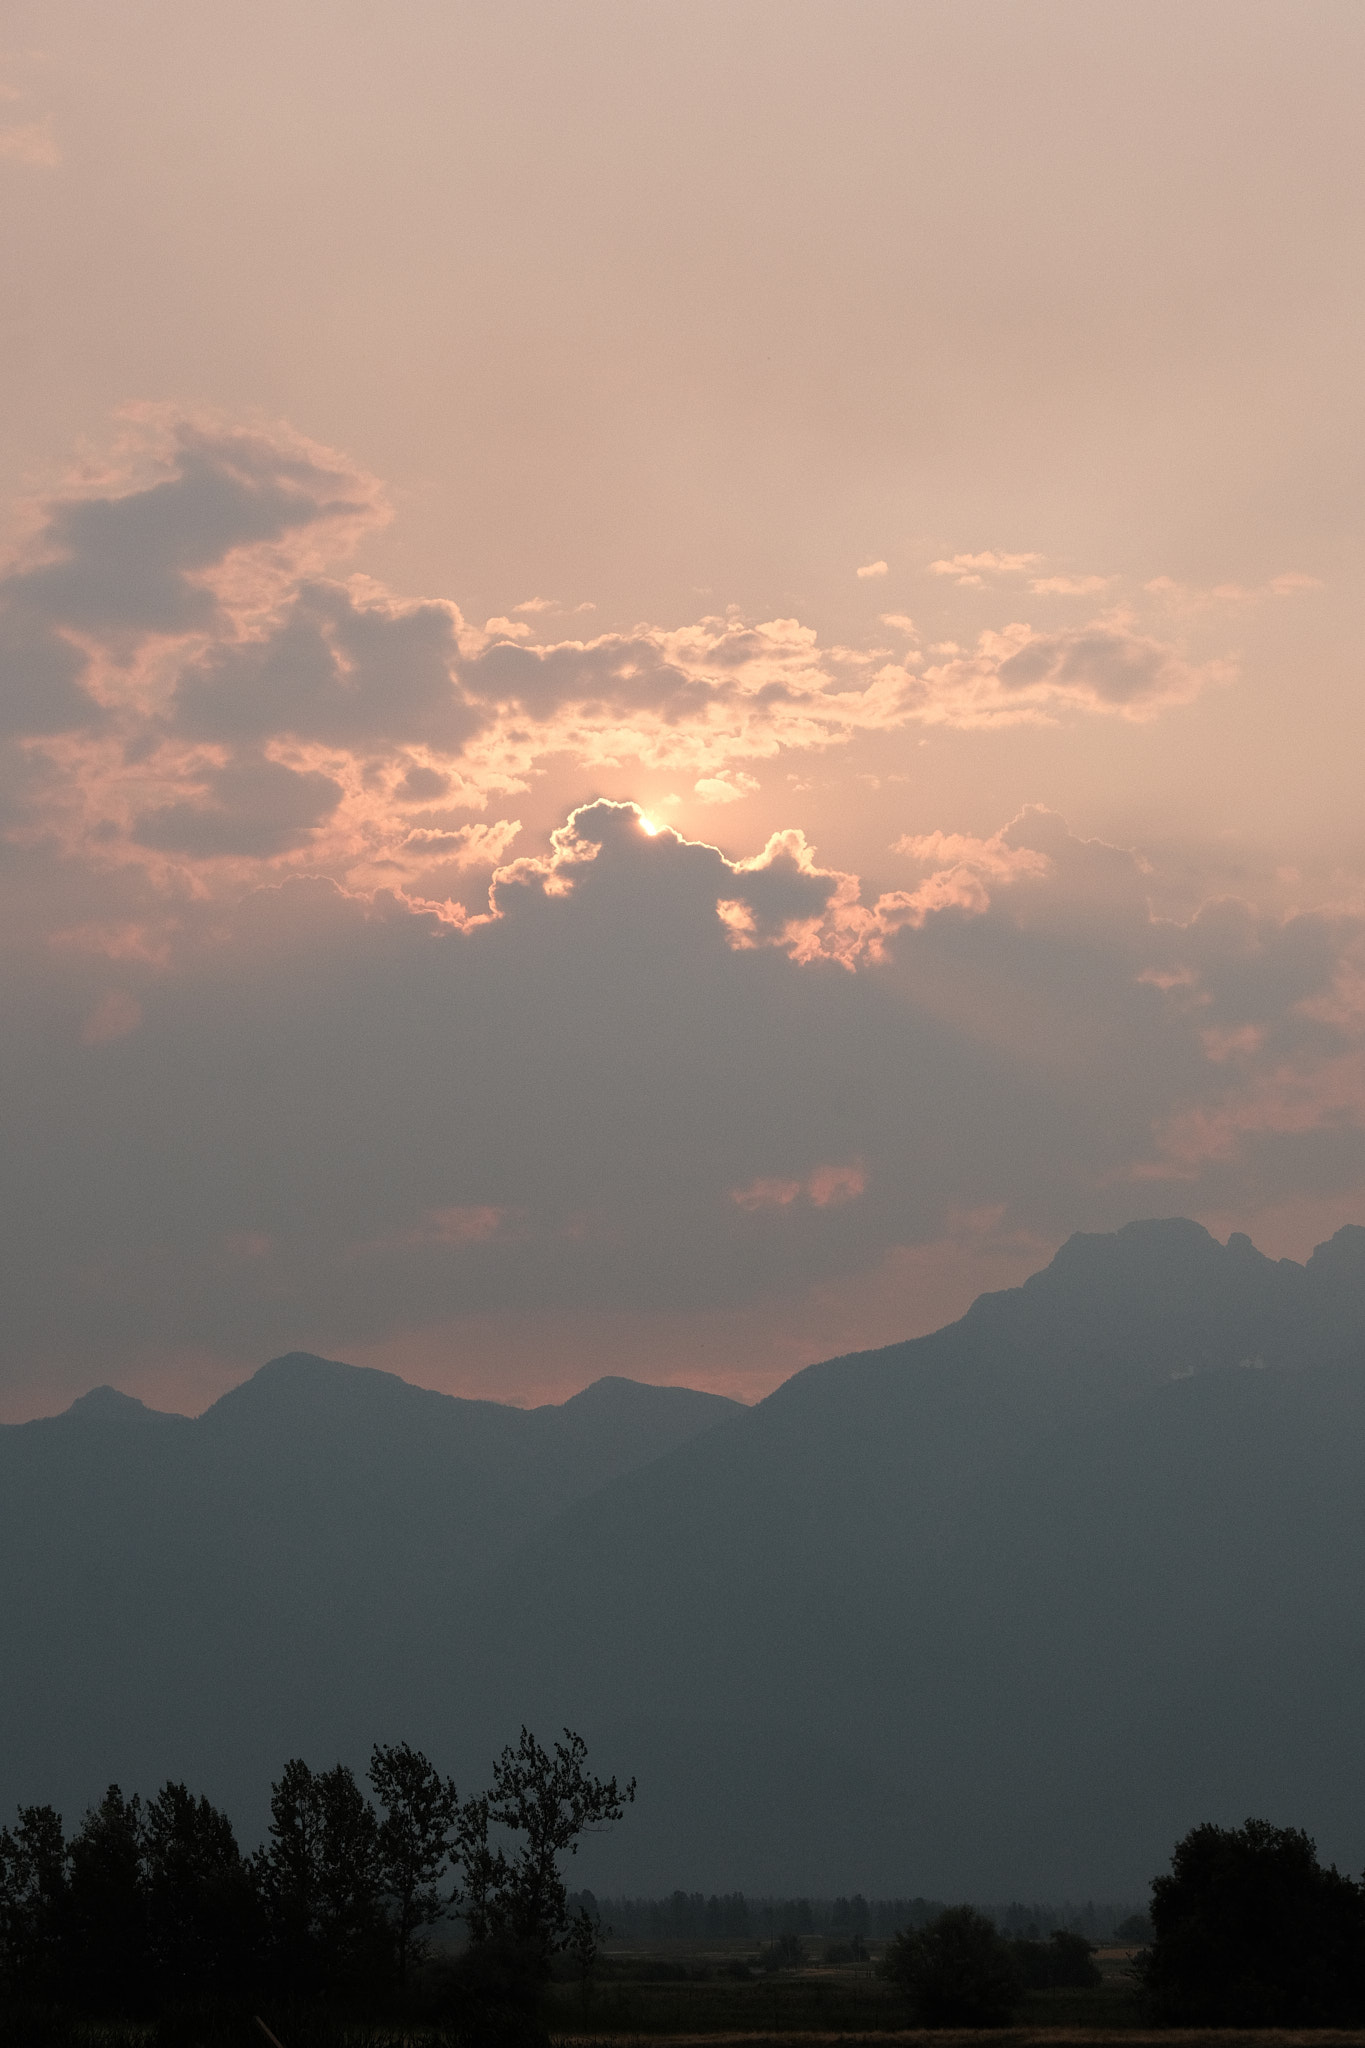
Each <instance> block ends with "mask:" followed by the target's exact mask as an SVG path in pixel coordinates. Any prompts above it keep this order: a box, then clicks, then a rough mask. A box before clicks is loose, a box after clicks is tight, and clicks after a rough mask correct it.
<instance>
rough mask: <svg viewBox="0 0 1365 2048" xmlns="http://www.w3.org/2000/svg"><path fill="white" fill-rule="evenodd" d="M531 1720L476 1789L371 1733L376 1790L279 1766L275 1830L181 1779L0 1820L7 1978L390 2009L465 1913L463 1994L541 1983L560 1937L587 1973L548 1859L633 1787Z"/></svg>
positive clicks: (589, 1939) (183, 1999)
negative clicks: (542, 1739) (545, 1739)
mask: <svg viewBox="0 0 1365 2048" xmlns="http://www.w3.org/2000/svg"><path fill="white" fill-rule="evenodd" d="M564 1734H565V1739H564V1741H563V1742H557V1743H555V1744H554V1745H553V1749H552V1750H549V1751H547V1750H545V1749H543V1748H542V1747H541V1745H540V1744H539V1743H538V1742H537V1741H536V1740H535V1738H534V1736H532V1735H531V1734H530V1733H529V1731H528V1730H526V1729H523V1730H522V1732H521V1739H520V1742H519V1743H518V1744H516V1745H515V1746H509V1747H508V1748H506V1749H505V1750H504V1751H503V1753H502V1755H501V1757H500V1758H499V1759H498V1762H497V1763H496V1764H495V1766H494V1769H493V1776H492V1780H491V1783H490V1785H489V1786H488V1788H487V1790H485V1791H483V1792H480V1793H478V1794H476V1795H474V1796H473V1797H472V1798H468V1799H463V1800H462V1799H460V1798H459V1796H458V1795H457V1792H456V1789H455V1786H454V1784H453V1783H452V1782H451V1780H450V1779H448V1778H444V1777H442V1776H441V1774H440V1773H439V1772H438V1771H437V1770H436V1768H435V1766H434V1765H433V1764H431V1763H430V1762H429V1760H428V1759H427V1758H426V1757H425V1756H424V1755H423V1754H422V1753H421V1751H420V1750H416V1749H413V1748H412V1747H411V1746H410V1745H409V1744H407V1743H399V1744H396V1745H389V1746H381V1745H376V1746H375V1748H374V1750H373V1751H372V1753H371V1758H370V1767H369V1771H368V1774H367V1783H368V1790H367V1789H366V1786H364V1785H362V1784H361V1783H360V1782H359V1781H358V1780H357V1778H356V1777H355V1775H354V1773H353V1772H352V1771H351V1770H350V1769H349V1768H348V1767H347V1766H346V1765H345V1764H336V1765H334V1766H333V1767H332V1768H331V1769H330V1770H322V1771H316V1770H313V1769H311V1768H310V1767H309V1766H308V1765H307V1764H306V1763H305V1762H303V1761H302V1759H300V1758H294V1759H292V1760H291V1761H290V1762H289V1763H288V1764H286V1766H285V1768H284V1770H283V1772H282V1773H281V1775H280V1778H279V1779H278V1781H277V1782H276V1783H275V1784H274V1786H272V1788H271V1798H270V1827H269V1832H268V1836H267V1839H266V1841H265V1842H264V1843H263V1844H262V1845H261V1847H260V1848H259V1849H257V1850H256V1851H255V1852H254V1853H252V1854H246V1853H244V1852H243V1850H242V1849H241V1847H240V1845H239V1844H238V1842H237V1839H236V1836H235V1834H234V1832H233V1828H232V1824H231V1822H230V1821H229V1819H228V1817H227V1815H226V1814H224V1813H222V1812H220V1811H218V1809H216V1808H215V1807H214V1806H212V1805H211V1804H210V1802H209V1801H208V1800H207V1799H205V1798H203V1797H196V1796H195V1795H194V1794H193V1793H192V1792H190V1790H189V1789H188V1787H186V1786H185V1785H182V1784H173V1783H168V1784H167V1785H165V1786H164V1787H163V1788H162V1790H161V1791H160V1792H159V1793H157V1795H156V1797H155V1798H154V1799H151V1800H149V1801H147V1802H146V1803H144V1802H143V1801H142V1800H141V1799H139V1798H138V1797H137V1796H136V1795H133V1796H132V1797H127V1796H125V1795H124V1793H123V1792H122V1791H120V1789H119V1787H118V1786H117V1785H111V1786H110V1788H109V1790H108V1791H107V1792H106V1793H105V1795H104V1797H103V1799H102V1800H101V1801H100V1802H99V1804H98V1805H97V1806H95V1807H93V1808H91V1809H90V1811H89V1812H87V1813H86V1815H85V1817H84V1819H83V1821H82V1823H81V1825H80V1826H79V1827H78V1828H77V1829H76V1831H75V1833H74V1834H73V1835H71V1836H70V1837H69V1838H68V1836H67V1835H66V1833H65V1829H64V1825H63V1821H62V1818H61V1816H60V1815H59V1814H58V1813H57V1812H56V1811H55V1810H54V1809H53V1808H52V1807H51V1806H28V1807H21V1808H20V1810H19V1814H18V1817H17V1819H16V1821H15V1823H14V1825H13V1826H12V1827H8V1828H5V1829H0V1985H3V1989H4V1991H5V1992H6V1993H7V1994H8V1995H9V1996H10V1998H11V1999H16V2000H27V2001H34V2002H46V2003H53V2004H61V2005H71V2006H75V2007H79V2008H81V2009H83V2010H85V2011H88V2012H95V2013H99V2014H101V2015H105V2016H112V2015H117V2014H125V2015H137V2014H150V2013H156V2012H162V2011H167V2010H170V2009H174V2008H183V2007H189V2006H210V2005H212V2006H224V2005H239V2004H242V2003H244V2002H246V2001H249V2000H259V2001H262V2002H266V2003H270V2002H282V2001H288V2002H290V2003H297V2002H300V2001H304V2002H307V2001H327V2002H334V2003H338V2004H342V2005H345V2006H346V2007H348V2008H350V2009H353V2010H354V2009H372V2010H383V2009H394V2008H398V2009H401V2008H403V2006H404V2005H405V2003H406V2002H407V2000H408V1998H409V1994H410V1992H411V1989H412V1986H413V1980H414V1976H415V1974H416V1973H417V1972H418V1970H419V1968H420V1966H421V1965H423V1964H424V1963H425V1962H426V1960H427V1958H428V1955H429V1952H430V1945H431V1936H432V1930H433V1929H434V1928H435V1927H436V1926H437V1924H438V1923H439V1922H441V1921H443V1920H447V1919H453V1918H458V1919H459V1920H460V1921H461V1922H462V1923H463V1931H464V1935H465V1948H464V1953H463V1957H462V1959H461V1964H460V1966H459V1968H458V1970H457V1971H456V1972H455V1976H454V1979H453V1981H452V1984H451V1987H450V1988H451V1992H452V1995H453V1996H456V1997H459V1998H463V1999H464V2000H465V2001H466V2002H468V2001H470V2000H473V2001H474V2002H479V2001H488V2000H497V1999H504V2000H506V1999H510V2000H514V2001H515V2000H517V1999H519V1998H523V1997H526V1996H529V1995H532V1994H533V1993H534V1992H535V1991H536V1990H538V1987H539V1984H540V1983H541V1982H542V1981H543V1980H544V1978H545V1976H546V1975H547V1973H548V1970H549V1966H550V1961H551V1958H552V1957H553V1956H554V1954H555V1953H556V1952H557V1951H562V1950H565V1949H568V1950H571V1951H572V1952H573V1953H574V1955H575V1956H576V1957H578V1959H579V1961H580V1964H581V1967H582V1968H583V1970H584V1971H587V1970H588V1969H590V1967H591V1963H592V1959H593V1955H594V1952H595V1945H596V1926H595V1923H594V1922H593V1921H591V1920H590V1919H589V1918H588V1916H587V1915H585V1914H584V1913H583V1912H582V1911H575V1910H574V1908H573V1907H571V1905H570V1903H569V1899H568V1893H567V1890H566V1887H565V1884H564V1880H563V1875H562V1873H561V1870H560V1867H559V1865H560V1858H561V1857H562V1856H563V1855H564V1854H565V1853H566V1852H567V1853H570V1854H571V1853H572V1852H573V1851H574V1849H575V1848H576V1846H577V1842H578V1839H579V1838H580V1836H582V1835H583V1834H584V1833H585V1832H588V1831H590V1830H593V1829H596V1828H598V1827H600V1826H602V1825H604V1824H605V1823H608V1822H611V1821H615V1820H618V1819H620V1817H621V1815H622V1813H623V1811H624V1809H625V1807H626V1805H627V1804H628V1803H629V1802H630V1801H631V1800H632V1799H633V1798H634V1796H635V1786H634V1781H633V1780H632V1781H631V1783H630V1784H628V1785H626V1786H624V1787H619V1786H618V1785H617V1782H616V1780H615V1778H611V1779H608V1780H606V1781H603V1780H601V1779H598V1778H596V1777H594V1776H593V1775H592V1774H591V1773H590V1772H589V1771H588V1769H587V1752H586V1748H585V1746H584V1744H583V1742H582V1740H581V1738H580V1737H578V1736H577V1735H574V1734H573V1733H572V1732H571V1731H569V1730H567V1729H566V1730H565V1731H564Z"/></svg>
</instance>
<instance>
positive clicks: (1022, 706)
mask: <svg viewBox="0 0 1365 2048" xmlns="http://www.w3.org/2000/svg"><path fill="white" fill-rule="evenodd" d="M1235 673H1236V671H1235V668H1234V666H1233V664H1232V663H1231V662H1230V661H1227V660H1214V661H1205V662H1191V661H1189V660H1187V659H1186V658H1185V657H1184V656H1183V655H1181V654H1180V653H1179V652H1178V651H1177V650H1176V649H1175V648H1173V647H1171V646H1168V645H1167V644H1166V643H1164V642H1162V641H1159V640H1154V639H1152V638H1151V637H1150V636H1148V635H1145V634H1140V633H1135V632H1132V631H1130V630H1129V629H1128V628H1127V627H1126V626H1122V625H1116V624H1108V623H1105V622H1097V623H1095V624H1093V625H1089V626H1082V627H1075V628H1071V629H1069V630H1067V631H1065V632H1061V633H1039V632H1035V631H1034V630H1033V628H1032V627H1031V626H1027V625H1022V624H1018V625H1012V626H1007V627H1006V628H1005V629H1004V631H1003V632H986V633H983V634H982V635H981V637H980V640H979V641H978V643H977V648H976V652H975V653H974V654H962V653H960V652H954V654H953V655H952V658H951V659H949V660H947V661H943V662H940V663H938V664H937V665H935V666H933V667H930V668H926V669H925V670H924V671H923V673H922V674H921V675H920V676H919V677H918V678H917V679H916V680H917V696H916V700H915V710H916V715H917V716H918V717H919V718H921V719H922V720H923V721H924V722H925V723H926V724H942V725H953V726H959V727H968V728H970V727H972V726H991V725H1013V724H1026V723H1033V724H1037V723H1051V722H1053V721H1054V720H1056V719H1057V718H1058V717H1059V716H1060V715H1061V714H1062V713H1063V712H1068V711H1069V712H1072V713H1075V712H1091V713H1099V714H1101V715H1103V716H1109V717H1115V718H1125V719H1130V720H1133V721H1134V722H1144V721H1146V720H1148V719H1151V718H1154V717H1156V716H1157V715H1158V714H1159V713H1160V712H1162V711H1165V710H1169V709H1170V708H1171V707H1173V706H1175V705H1178V704H1187V703H1189V702H1190V701H1191V700H1192V699H1193V698H1195V697H1197V696H1198V695H1199V694H1200V692H1201V691H1203V690H1206V689H1209V688H1211V687H1214V686H1217V685H1222V684H1227V683H1230V682H1231V681H1232V680H1233V679H1234V677H1235Z"/></svg>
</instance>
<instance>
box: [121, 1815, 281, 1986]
mask: <svg viewBox="0 0 1365 2048" xmlns="http://www.w3.org/2000/svg"><path fill="white" fill-rule="evenodd" d="M143 1855H144V1865H145V1873H146V1889H147V1922H148V1947H149V1951H150V1962H151V1967H152V1971H153V1975H154V1977H155V1981H156V1986H157V1992H158V1996H159V1999H160V2000H161V2001H162V2002H164V2003H169V2004H172V2005H183V2004H190V2003H197V2002H199V2001H201V2000H204V1999H209V1998H215V1997H217V1998H221V1997H224V1996H230V1995H232V1994H233V1993H234V1992H235V1991H237V1990H239V1989H240V1988H242V1987H243V1986H244V1984H245V1982H246V1980H247V1977H248V1974H249V1972H250V1968H251V1963H252V1959H253V1955H252V1952H253V1948H254V1940H253V1937H254V1933H255V1894H254V1888H253V1886H252V1882H251V1869H250V1865H249V1864H248V1863H247V1862H246V1860H245V1858H244V1857H243V1855H242V1852H241V1850H240V1849H239V1848H238V1846H237V1838H236V1836H235V1835H234V1834H233V1831H232V1823H231V1821H229V1819H228V1817H227V1815H226V1814H225V1813H220V1812H219V1811H218V1809H217V1808H216V1807H214V1806H211V1805H210V1804H209V1801H208V1800H207V1799H205V1798H203V1797H202V1796H201V1797H200V1798H198V1799H196V1798H195V1797H194V1795H193V1794H192V1793H191V1792H190V1791H189V1789H188V1787H187V1786H185V1785H177V1784H167V1785H165V1786H163V1788H162V1790H161V1791H160V1792H159V1793H158V1794H157V1796H156V1798H155V1799H153V1800H152V1801H151V1803H150V1805H149V1806H148V1808H147V1813H146V1819H145V1822H144V1825H143Z"/></svg>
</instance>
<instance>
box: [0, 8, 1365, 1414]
mask: <svg viewBox="0 0 1365 2048" xmlns="http://www.w3.org/2000/svg"><path fill="white" fill-rule="evenodd" d="M4 24H5V25H4V32H3V50H4V54H3V65H2V66H0V85H3V93H4V97H3V100H0V187H2V188H3V191H2V193H0V249H2V250H3V257H2V258H0V261H2V262H3V284H4V290H3V298H2V299H0V374H3V380H4V389H5V393H6V400H7V402H6V404H5V406H4V408H3V412H2V413H0V473H2V474H0V481H2V482H3V488H4V498H5V503H6V506H7V507H8V512H7V519H6V532H7V553H6V557H5V565H4V571H3V580H2V581H0V600H2V601H3V607H4V608H3V611H2V612H0V748H2V749H3V751H2V752H0V830H2V831H3V834H4V837H3V845H2V846H0V933H2V934H3V937H2V938H0V943H2V944H3V948H4V954H5V957H4V961H3V974H2V975H0V1005H2V1006H3V1051H2V1053H0V1058H2V1059H3V1080H2V1081H0V1089H2V1091H3V1094H2V1100H3V1149H2V1150H0V1200H3V1204H4V1233H5V1244H6V1258H5V1271H6V1286H5V1304H4V1315H3V1318H0V1417H7V1418H10V1419H15V1418H18V1417H21V1416H24V1415H28V1414H33V1413H41V1412H45V1411H47V1410H50V1409H51V1408H53V1407H56V1406H60V1405H63V1404H64V1403H65V1402H66V1401H67V1400H68V1399H69V1398H70V1397H71V1396H72V1395H74V1394H76V1393H79V1392H81V1391H83V1390H84V1389H85V1388H86V1387H88V1386H90V1385H92V1384H94V1383H96V1382H98V1381H103V1380H114V1381H116V1382H117V1383H118V1384H119V1385H121V1386H123V1387H125V1388H127V1389H128V1390H129V1391H131V1392H136V1393H140V1394H142V1395H144V1397H146V1398H148V1399H150V1400H153V1401H155V1402H157V1403H158V1404H159V1405H163V1406H170V1407H181V1408H186V1409H196V1408H198V1407H201V1406H203V1405H204V1403H205V1402H206V1401H208V1400H209V1399H211V1398H213V1397H214V1396H215V1395H216V1394H217V1393H218V1392H220V1391H222V1390H223V1389H224V1388H225V1387H226V1386H228V1385H230V1384H232V1383H233V1382H234V1381H235V1380H237V1379H239V1378H241V1377H242V1376H243V1375H244V1374H245V1373H246V1372H247V1371H248V1370H251V1369H253V1368H254V1367H255V1366H256V1365H257V1364H259V1363H260V1362H261V1361H262V1360H263V1359H264V1358H266V1357H268V1356H270V1355H271V1354H273V1353H276V1352H279V1351H283V1350H286V1349H291V1348H296V1347H298V1348H306V1349H310V1350H316V1351H322V1352H326V1353H328V1354H330V1355H332V1356H343V1357H346V1358H349V1359H352V1360H355V1361H357V1362H361V1363H375V1364H383V1365H386V1366H389V1367H392V1368H393V1369H395V1370H398V1371H400V1372H404V1373H405V1374H407V1375H408V1376H409V1377H411V1378H414V1379H417V1380H421V1381H423V1382H425V1383H427V1384H430V1385H435V1386H441V1387H445V1388H447V1389H449V1390H450V1391H453V1392H477V1393H483V1394H492V1395H496V1396H500V1397H504V1398H512V1399H519V1400H524V1399H536V1398H546V1397H558V1396H561V1395H562V1394H563V1393H565V1392H567V1391H570V1390H572V1388H573V1387H575V1386H578V1385H581V1384H583V1382H584V1381H585V1380H587V1379H589V1378H592V1377H595V1376H596V1375H597V1374H598V1373H600V1372H605V1371H621V1372H627V1373H631V1374H634V1375H636V1376H638V1377H641V1378H654V1379H683V1380H688V1381H691V1382H693V1383H694V1384H708V1385H713V1386H716V1387H719V1388H722V1389H724V1390H726V1391H730V1392H736V1393H740V1394H742V1395H743V1396H745V1397H746V1398H751V1397H753V1396H754V1395H756V1394H758V1393H761V1392H763V1391H765V1390H766V1389H767V1388H768V1387H769V1386H771V1385H772V1384H773V1383H774V1382H775V1381H776V1380H777V1379H779V1378H781V1377H783V1376H785V1375H786V1374H787V1373H788V1372H790V1371H792V1370H794V1369H795V1368H796V1367H798V1366H800V1365H801V1364H804V1363H806V1362H808V1361H809V1360H811V1359H813V1358H817V1357H820V1356H823V1355H827V1354H829V1353H831V1352H835V1351H839V1350H844V1349H851V1348H854V1347H857V1346H861V1345H865V1344H869V1343H876V1342H884V1341H888V1340H890V1339H892V1338H895V1337H899V1336H905V1335H910V1334H913V1333H914V1332H916V1331H919V1330H923V1329H926V1328H930V1327H933V1326H934V1325H935V1324H936V1323H938V1322H941V1321H943V1320H946V1319H947V1318H948V1317H949V1316H950V1315H952V1314H955V1313H957V1312H958V1311H960V1309H961V1308H962V1307H963V1306H965V1304H966V1302H967V1301H968V1300H969V1299H970V1297H971V1295H972V1294H973V1293H975V1292H977V1291H979V1289H980V1288H982V1287H985V1286H992V1285H1004V1284H1009V1283H1011V1282H1013V1281H1014V1280H1016V1279H1018V1278H1020V1277H1022V1275H1023V1274H1024V1273H1026V1272H1027V1271H1029V1270H1031V1269H1032V1268H1033V1267H1034V1266H1035V1265H1037V1264H1038V1263H1040V1262H1041V1261H1042V1260H1043V1259H1044V1258H1045V1257H1046V1256H1047V1255H1048V1253H1049V1252H1050V1251H1051V1249H1052V1248H1053V1247H1054V1246H1055V1245H1056V1244H1057V1243H1058V1242H1059V1241H1060V1239H1061V1238H1062V1237H1064V1236H1065V1235H1066V1234H1067V1233H1068V1232H1070V1231H1071V1230H1073V1229H1078V1228H1080V1229H1103V1228H1111V1227H1113V1226H1115V1225H1116V1224H1118V1223H1120V1222H1123V1221H1125V1220H1128V1219H1129V1218H1132V1217H1136V1216H1142V1215H1150V1214H1169V1213H1173V1212H1179V1213H1186V1214H1190V1215H1194V1216H1197V1217H1199V1218H1200V1219H1201V1220H1202V1221H1204V1222H1205V1223H1207V1224H1208V1225H1209V1226H1210V1227H1211V1228H1213V1229H1215V1230H1217V1231H1219V1232H1220V1233H1221V1234H1223V1235H1226V1233H1227V1232H1228V1231H1229V1230H1231V1229H1245V1230H1248V1231H1249V1232H1250V1233H1251V1234H1252V1235H1253V1237H1255V1239H1256V1241H1257V1242H1258V1243H1259V1244H1261V1245H1262V1247H1263V1248H1264V1249H1267V1250H1270V1251H1273V1252H1283V1253H1287V1254H1291V1255H1294V1256H1302V1255H1303V1254H1304V1253H1305V1252H1306V1251H1307V1250H1308V1249H1309V1248H1310V1247H1311V1246H1312V1244H1313V1243H1314V1242H1316V1241H1317V1240H1318V1239H1319V1238H1321V1237H1323V1236H1325V1235H1327V1234H1329V1233H1330V1231H1331V1230H1333V1229H1334V1228H1336V1226H1337V1225H1338V1224H1340V1223H1342V1222H1345V1221H1365V819H1362V815H1361V800H1360V784H1361V760H1362V753H1363V752H1365V698H1363V697H1362V690H1361V680H1362V677H1361V667H1362V663H1361V653H1360V642H1361V629H1360V625H1359V621H1358V617H1357V611H1358V605H1359V590H1360V567H1361V554H1362V514H1361V479H1362V454H1365V448H1363V446H1362V443H1363V442H1365V433H1363V431H1362V429H1363V428H1365V381H1363V380H1362V378H1361V374H1360V341H1361V335H1360V330H1361V324H1362V322H1361V316H1362V311H1363V310H1365V289H1363V287H1365V278H1363V277H1362V267H1363V265H1365V221H1362V212H1363V211H1365V209H1363V208H1362V193H1361V171H1362V158H1363V156H1365V139H1363V136H1362V124H1361V122H1360V118H1359V107H1360V98H1361V88H1362V84H1363V83H1365V77H1363V76H1362V74H1363V72H1365V14H1363V13H1362V11H1361V9H1360V7H1359V5H1358V4H1356V0H1350V4H1347V0H1319V4H1312V0H1276V4H1258V0H1227V4H1221V0H1220V4H1204V0H1178V4H1169V5H1166V4H1161V0H1142V4H1140V5H1139V4H1133V5H1127V6H1125V5H1105V6H1097V5H1095V4H1094V0H1027V4H1014V0H994V4H974V0H897V4H880V0H824V4H816V0H780V4H759V0H752V4H751V0H715V4H713V0H685V4H682V0H679V4H668V0H633V4H629V5H627V4H598V0H575V4H563V5H558V4H552V0H483V4H467V0H465V4H462V0H439V4H436V0H431V4H426V0H391V4H390V5H388V6H387V7H385V8H383V9H377V8H374V7H364V8H362V7H359V6H354V5H350V4H347V0H327V4H326V5H323V4H321V0H317V4H312V0H271V4H270V5H268V6H266V5H261V4H255V0H237V4H235V5H234V6H232V7H231V8H224V7H222V6H221V5H215V6H209V5H207V4H201V0H174V4H172V0H125V4H123V5H120V6H119V7H117V8H115V7H110V6H107V5H95V4H87V5H75V4H67V0H43V4H42V5H41V6H38V5H31V6H30V5H24V4H13V0H11V4H10V5H9V6H8V7H7V8H6V9H5V10H4ZM490 891H491V894H490Z"/></svg>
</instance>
